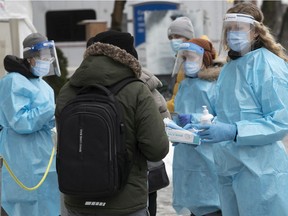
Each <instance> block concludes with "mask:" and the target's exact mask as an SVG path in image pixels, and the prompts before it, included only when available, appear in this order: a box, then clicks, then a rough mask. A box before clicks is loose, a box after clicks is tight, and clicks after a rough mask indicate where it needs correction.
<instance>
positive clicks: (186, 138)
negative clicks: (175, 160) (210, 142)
mask: <svg viewBox="0 0 288 216" xmlns="http://www.w3.org/2000/svg"><path fill="white" fill-rule="evenodd" d="M166 134H167V136H168V139H169V141H170V142H179V143H187V144H193V145H199V144H200V140H199V137H198V136H195V135H194V134H193V132H192V131H189V130H177V129H172V128H169V127H166Z"/></svg>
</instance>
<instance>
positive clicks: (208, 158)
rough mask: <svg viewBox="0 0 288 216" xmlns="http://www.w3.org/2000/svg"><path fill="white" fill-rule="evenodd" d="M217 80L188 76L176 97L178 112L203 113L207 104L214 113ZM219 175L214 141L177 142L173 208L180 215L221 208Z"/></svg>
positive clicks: (174, 159)
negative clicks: (195, 143)
mask: <svg viewBox="0 0 288 216" xmlns="http://www.w3.org/2000/svg"><path fill="white" fill-rule="evenodd" d="M215 82H216V81H214V82H209V81H205V80H201V79H199V78H195V79H192V78H185V79H184V80H183V81H182V82H181V83H180V86H179V90H178V92H177V95H176V98H175V112H177V113H186V114H187V113H190V114H193V115H194V116H199V115H201V114H202V110H203V108H202V106H203V105H205V106H207V109H208V110H209V112H210V113H211V114H212V115H214V114H215V113H214V111H213V108H212V104H213V103H214V100H213V98H214V96H215V86H216V83H215ZM219 206H220V201H219V196H218V191H217V175H216V170H215V165H214V159H213V150H212V145H211V144H201V145H199V146H195V145H191V144H184V143H180V144H177V145H175V148H174V158H173V207H174V209H175V210H176V212H177V213H178V214H179V213H180V212H181V211H183V209H189V210H190V211H191V212H192V213H193V214H195V215H204V214H207V213H211V212H215V211H218V210H219V209H220V207H219Z"/></svg>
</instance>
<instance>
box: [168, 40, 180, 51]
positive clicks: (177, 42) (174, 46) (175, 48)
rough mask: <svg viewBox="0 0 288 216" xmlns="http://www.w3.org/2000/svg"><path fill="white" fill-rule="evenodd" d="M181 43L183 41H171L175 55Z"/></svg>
mask: <svg viewBox="0 0 288 216" xmlns="http://www.w3.org/2000/svg"><path fill="white" fill-rule="evenodd" d="M181 43H183V40H182V39H172V40H171V41H170V45H171V48H172V50H173V51H174V52H175V53H177V52H178V50H179V46H180V44H181Z"/></svg>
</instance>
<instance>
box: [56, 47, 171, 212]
mask: <svg viewBox="0 0 288 216" xmlns="http://www.w3.org/2000/svg"><path fill="white" fill-rule="evenodd" d="M140 75H141V67H140V64H139V62H138V61H137V59H135V58H134V57H133V56H132V55H130V54H128V53H127V52H126V51H124V50H122V49H120V48H118V47H116V46H112V45H110V44H104V43H99V42H98V43H95V44H93V45H91V46H90V47H88V48H87V50H86V51H85V53H84V60H83V62H82V63H81V65H80V67H79V68H78V69H77V70H76V72H75V73H74V74H73V76H72V77H71V79H70V81H69V82H68V83H66V85H65V86H63V88H62V89H61V91H60V93H59V95H58V98H57V103H56V122H57V121H58V120H59V114H60V112H61V110H62V108H63V107H64V105H65V103H67V101H69V100H70V99H72V98H74V97H75V95H76V93H77V91H78V90H79V89H80V88H81V87H84V86H87V85H89V84H93V83H98V84H102V85H104V86H111V85H113V84H114V83H116V82H117V81H120V80H122V79H124V78H126V77H130V76H135V77H138V78H139V77H140ZM116 98H117V99H118V100H119V102H120V104H121V105H122V108H123V110H124V115H125V127H126V146H127V148H128V153H129V157H130V159H131V160H132V159H133V160H134V164H133V166H132V170H131V173H130V175H129V177H128V183H127V184H126V186H125V187H124V189H123V191H122V192H120V193H119V194H118V195H116V196H114V197H111V198H106V199H95V200H93V201H98V202H106V205H105V206H94V207H91V206H85V205H84V204H83V203H84V202H85V199H77V198H75V197H72V196H68V195H65V196H64V201H65V204H66V207H67V208H68V209H73V210H77V211H78V212H79V213H85V212H87V213H92V214H93V213H94V214H100V215H101V214H113V215H125V214H129V213H132V212H135V211H137V210H140V209H143V208H145V207H146V206H147V163H146V161H147V160H149V161H159V160H161V159H163V158H164V157H165V156H166V154H167V153H168V150H169V142H168V139H167V136H166V133H165V129H164V124H163V121H162V117H161V115H160V113H159V110H158V108H157V106H156V104H155V101H154V99H153V97H152V94H151V92H150V90H149V89H148V88H147V86H146V85H145V84H144V83H142V82H132V83H130V84H128V85H127V86H125V87H124V88H123V89H122V90H121V91H120V92H119V93H118V95H117V96H116ZM99 133H101V131H99ZM75 172H77V170H75ZM99 178H101V174H100V175H99ZM90 201H91V199H90Z"/></svg>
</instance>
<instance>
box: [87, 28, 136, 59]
mask: <svg viewBox="0 0 288 216" xmlns="http://www.w3.org/2000/svg"><path fill="white" fill-rule="evenodd" d="M97 42H100V43H107V44H111V45H114V46H117V47H119V48H120V49H124V50H125V51H126V52H128V53H129V54H131V55H133V56H134V57H135V58H136V59H138V54H137V51H136V50H135V48H134V37H133V36H132V35H131V34H130V33H128V32H119V31H113V30H109V31H105V32H101V33H99V34H97V35H96V36H94V37H91V38H90V39H89V40H88V41H87V44H86V48H88V47H89V46H91V45H92V44H93V43H97Z"/></svg>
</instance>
